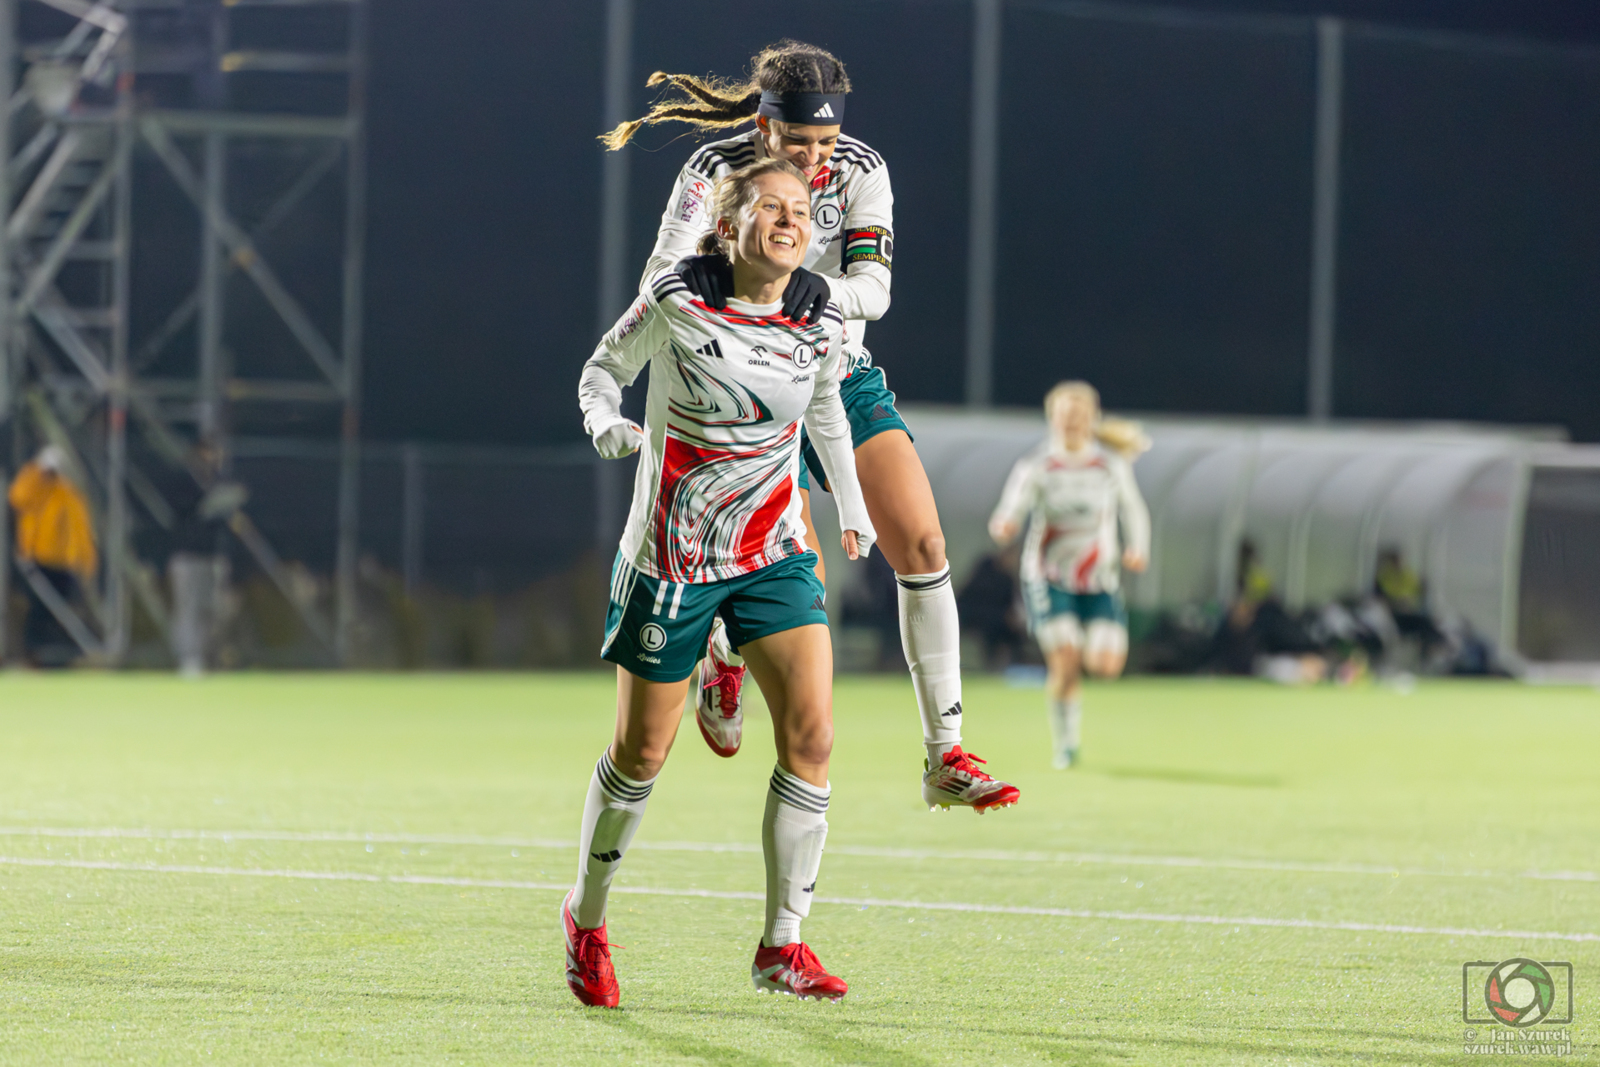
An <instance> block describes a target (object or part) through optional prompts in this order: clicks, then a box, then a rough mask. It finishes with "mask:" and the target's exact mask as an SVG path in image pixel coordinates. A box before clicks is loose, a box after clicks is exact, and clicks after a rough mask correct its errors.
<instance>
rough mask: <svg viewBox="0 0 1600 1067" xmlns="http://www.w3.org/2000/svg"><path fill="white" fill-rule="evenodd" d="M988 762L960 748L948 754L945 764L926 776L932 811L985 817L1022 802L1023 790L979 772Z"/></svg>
mask: <svg viewBox="0 0 1600 1067" xmlns="http://www.w3.org/2000/svg"><path fill="white" fill-rule="evenodd" d="M983 762H985V761H984V760H981V759H979V758H978V757H977V756H974V755H972V754H971V753H969V752H963V751H961V746H960V745H957V746H955V747H954V748H952V749H951V750H950V751H949V752H946V753H945V754H944V762H943V763H942V764H941V765H940V766H938V767H930V768H928V770H927V772H926V773H925V774H923V776H922V800H923V803H925V804H927V805H928V810H929V811H932V810H933V809H934V808H944V809H945V810H947V811H948V810H949V809H950V807H951V806H952V805H954V806H956V807H963V808H971V809H972V810H973V811H975V812H977V813H978V814H979V815H982V814H983V813H984V812H986V811H988V810H989V809H991V808H1009V807H1010V806H1011V805H1013V804H1015V803H1016V802H1017V801H1018V800H1020V799H1022V791H1021V790H1020V789H1018V788H1017V787H1016V786H1014V785H1012V784H1011V783H1009V782H1002V781H999V780H997V779H994V778H991V777H989V775H987V774H985V773H984V772H983V771H981V770H979V769H978V764H980V763H983Z"/></svg>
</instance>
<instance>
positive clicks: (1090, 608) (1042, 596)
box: [1023, 582, 1128, 629]
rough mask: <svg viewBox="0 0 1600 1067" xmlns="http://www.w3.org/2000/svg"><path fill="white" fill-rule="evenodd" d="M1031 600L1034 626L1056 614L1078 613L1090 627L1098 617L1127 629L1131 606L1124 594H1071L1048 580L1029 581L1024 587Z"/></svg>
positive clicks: (1036, 627)
mask: <svg viewBox="0 0 1600 1067" xmlns="http://www.w3.org/2000/svg"><path fill="white" fill-rule="evenodd" d="M1023 593H1024V596H1023V599H1024V600H1026V601H1027V603H1028V621H1029V622H1030V623H1031V624H1032V627H1033V628H1034V629H1038V628H1039V627H1040V626H1042V625H1043V624H1044V623H1045V622H1047V621H1049V620H1050V619H1053V618H1055V617H1056V616H1057V615H1076V616H1077V617H1078V621H1079V622H1081V623H1082V624H1083V625H1084V626H1088V625H1089V624H1090V623H1091V622H1094V621H1095V620H1097V619H1105V620H1106V621H1108V622H1114V623H1116V624H1117V625H1118V626H1121V627H1123V628H1124V629H1126V628H1127V625H1128V609H1127V607H1126V606H1125V605H1124V604H1123V602H1122V594H1121V593H1069V592H1068V591H1067V590H1065V589H1060V588H1058V587H1056V586H1054V585H1051V584H1050V583H1049V582H1029V583H1028V586H1027V588H1026V589H1025V590H1023Z"/></svg>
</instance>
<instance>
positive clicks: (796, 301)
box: [783, 267, 833, 323]
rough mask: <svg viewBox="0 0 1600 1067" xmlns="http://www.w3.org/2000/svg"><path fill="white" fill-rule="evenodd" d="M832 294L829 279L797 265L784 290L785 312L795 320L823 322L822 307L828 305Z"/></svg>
mask: <svg viewBox="0 0 1600 1067" xmlns="http://www.w3.org/2000/svg"><path fill="white" fill-rule="evenodd" d="M832 295H833V291H832V290H830V289H829V288H828V282H827V279H825V278H823V276H822V275H820V274H813V273H812V272H811V271H808V270H806V269H805V268H804V267H797V268H796V269H795V272H794V273H793V274H791V275H789V284H788V285H787V286H786V287H785V288H784V290H783V313H784V314H785V315H787V316H789V318H791V319H793V320H794V321H795V322H801V321H806V322H812V323H817V322H821V321H822V309H823V308H825V307H827V306H828V298H829V297H830V296H832Z"/></svg>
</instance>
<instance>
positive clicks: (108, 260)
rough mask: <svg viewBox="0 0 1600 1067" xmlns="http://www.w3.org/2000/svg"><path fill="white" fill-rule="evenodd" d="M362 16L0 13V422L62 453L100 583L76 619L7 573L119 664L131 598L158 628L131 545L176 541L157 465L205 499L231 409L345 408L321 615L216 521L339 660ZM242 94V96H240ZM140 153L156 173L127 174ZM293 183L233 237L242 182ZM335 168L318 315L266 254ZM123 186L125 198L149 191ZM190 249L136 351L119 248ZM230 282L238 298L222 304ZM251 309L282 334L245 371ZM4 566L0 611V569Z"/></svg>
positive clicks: (279, 412)
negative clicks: (165, 199) (256, 367)
mask: <svg viewBox="0 0 1600 1067" xmlns="http://www.w3.org/2000/svg"><path fill="white" fill-rule="evenodd" d="M365 14H366V13H365V4H364V2H363V0H100V2H96V3H89V2H86V0H0V60H3V62H0V71H4V72H5V74H4V76H5V77H6V78H7V84H6V86H5V89H6V96H7V97H8V98H9V100H10V109H9V121H8V122H6V123H0V157H3V158H4V159H5V160H6V161H7V165H6V166H5V167H3V168H0V203H3V204H4V205H5V206H6V209H7V217H6V224H5V226H4V227H3V228H0V293H4V294H6V295H8V296H9V299H5V300H0V351H3V360H0V366H3V374H0V418H3V419H5V420H7V421H8V422H9V424H10V428H11V435H10V436H11V449H10V451H11V458H12V463H13V469H15V465H16V464H17V463H18V462H20V461H21V459H22V456H23V453H24V451H25V448H26V447H27V446H28V444H29V442H30V440H31V442H32V443H46V442H48V443H51V444H55V445H58V446H60V447H61V448H62V449H63V450H64V452H65V453H66V455H67V457H68V460H67V466H68V473H69V474H70V476H71V477H72V479H73V480H74V481H75V482H76V483H77V484H78V485H79V486H81V487H83V488H84V489H85V491H86V494H87V495H88V497H89V501H90V506H91V512H92V514H93V519H94V524H95V527H96V533H97V536H98V539H99V542H100V544H101V546H102V549H103V552H102V555H103V558H104V565H103V567H102V569H101V578H100V580H99V582H98V584H92V585H91V587H90V588H87V589H86V590H85V592H86V594H87V595H86V598H85V599H86V601H87V607H88V611H87V617H85V616H83V615H80V614H79V613H78V612H76V611H75V610H74V608H73V607H72V606H71V605H70V604H67V603H65V602H64V601H62V599H61V598H60V597H59V596H56V595H54V590H53V589H52V588H51V587H50V586H49V585H48V583H45V582H44V581H43V580H42V578H41V577H40V576H39V575H38V574H37V573H36V572H34V571H33V570H32V569H31V568H28V567H26V566H23V567H19V569H18V573H19V574H21V575H22V578H23V580H24V581H26V582H27V583H28V584H29V585H30V586H31V587H32V588H33V590H34V592H35V594H36V595H37V596H38V598H39V599H40V600H41V601H42V603H43V604H44V605H45V606H46V607H48V608H49V609H50V610H51V611H52V613H54V614H55V615H56V616H57V618H58V620H59V621H60V622H61V623H62V625H63V627H64V628H65V629H66V630H67V632H68V633H69V634H70V635H71V636H72V638H73V639H74V640H75V641H76V642H77V643H78V644H79V645H80V646H81V647H82V649H83V651H84V652H85V654H87V655H89V656H91V657H94V658H96V659H98V660H100V661H102V662H105V663H108V664H116V663H118V662H120V661H121V660H122V659H123V657H124V656H125V655H126V653H127V651H128V647H129V635H130V621H131V612H132V609H133V604H134V602H135V601H137V603H138V604H139V606H140V607H141V608H142V609H143V611H144V612H145V614H146V615H148V617H149V618H150V619H151V620H152V621H153V622H154V623H155V624H156V625H157V627H159V628H160V629H161V630H163V631H164V632H165V631H166V630H167V628H168V622H167V618H168V613H167V609H166V605H165V602H164V600H163V598H162V595H161V592H160V588H159V583H158V580H157V574H158V566H159V561H155V565H152V562H151V561H146V560H143V559H141V558H140V557H139V555H138V553H137V552H136V551H135V549H134V535H135V533H137V532H139V531H140V530H151V529H155V528H163V529H171V528H172V527H173V525H174V523H175V522H177V521H180V519H181V516H179V515H177V513H176V512H175V509H174V506H173V505H172V503H171V502H170V501H169V500H168V499H167V498H166V497H165V496H164V495H163V492H162V491H161V489H160V488H159V485H158V483H159V478H157V477H152V469H153V468H154V467H157V466H165V467H166V468H168V469H167V471H166V472H165V473H168V474H170V473H171V472H172V471H178V472H182V473H180V474H179V477H180V478H186V479H190V480H192V481H193V482H194V483H195V487H197V489H198V490H201V491H203V490H206V489H209V488H211V487H212V485H213V484H215V483H217V482H219V481H221V480H223V479H225V478H227V477H228V475H229V472H230V461H229V456H230V453H231V449H230V440H231V434H232V432H233V428H234V426H235V423H236V418H235V416H236V414H237V413H238V412H240V411H245V410H247V411H249V412H250V413H252V417H254V418H257V419H261V418H263V417H265V418H268V419H271V420H276V421H282V420H283V419H285V418H290V417H293V418H298V419H300V420H301V421H304V420H305V419H307V418H310V419H315V418H316V417H317V413H318V412H323V413H329V412H334V411H337V412H338V417H339V432H340V442H341V444H340V448H341V456H340V482H339V500H338V546H337V556H336V559H337V563H336V576H335V584H334V596H333V616H334V617H333V619H332V620H331V621H330V620H329V619H328V618H327V617H326V614H325V611H324V609H323V608H321V607H319V606H318V605H317V604H314V603H311V602H308V601H307V600H306V599H305V597H304V596H303V595H302V594H301V593H299V592H298V591H297V590H296V589H295V588H294V586H293V584H292V583H291V581H290V579H289V575H288V574H287V573H286V571H285V569H284V566H283V564H282V563H281V562H280V560H279V558H278V555H277V553H276V552H275V551H274V550H273V547H272V545H271V544H270V543H269V542H268V540H267V539H266V538H265V537H264V536H263V535H262V533H261V532H260V530H259V528H258V527H257V526H256V524H255V523H254V522H253V521H252V520H251V518H250V515H249V513H248V511H247V510H246V509H244V508H239V509H238V510H235V511H233V512H232V513H231V515H230V516H229V518H228V520H227V525H228V528H229V529H230V530H231V531H232V534H233V536H234V537H235V538H236V539H237V541H238V543H239V544H240V545H241V546H242V547H243V548H244V549H245V551H246V552H247V553H248V554H249V555H250V556H251V557H252V558H253V559H254V561H255V562H256V563H257V564H258V565H259V566H260V567H261V569H262V570H263V571H264V572H265V573H266V574H267V575H268V576H269V577H270V578H271V579H272V581H273V582H274V583H276V584H277V586H278V588H279V590H280V591H281V592H282V593H283V595H284V596H285V598H286V599H287V600H288V601H289V603H290V604H292V605H294V606H295V607H296V609H297V610H298V611H299V613H300V615H301V617H302V619H303V621H304V623H305V625H306V626H307V628H308V629H309V630H310V631H311V632H312V633H313V634H315V635H317V636H318V637H319V638H320V639H321V640H322V641H323V642H324V643H325V644H326V645H327V647H328V649H329V651H330V653H331V654H332V656H333V657H334V658H335V659H336V660H339V661H343V660H344V659H345V658H346V657H347V655H348V653H349V650H350V647H351V633H352V628H353V625H354V620H355V588H356V548H357V518H358V505H359V499H358V492H359V472H360V437H359V429H360V395H361V327H362V316H361V313H362V269H363V253H364V241H365V232H364V223H365V214H366V207H365V185H366V182H365V159H364V118H365V115H364V111H365V73H366V59H365V50H364V42H365V33H364V28H365V27H364V20H365ZM19 19H20V22H19ZM19 27H20V32H19ZM19 72H20V75H21V77H20V79H19V78H18V74H19ZM245 79H249V80H250V81H249V85H248V87H247V88H248V91H246V92H236V87H238V86H239V85H240V83H241V81H242V80H245ZM146 161H154V163H155V164H157V165H156V166H153V167H147V168H146V169H145V170H144V171H140V170H139V166H140V165H141V164H143V163H145V162H146ZM264 161H270V163H271V165H270V166H268V164H267V162H264ZM286 167H292V168H293V169H292V170H291V171H290V173H294V177H293V178H292V180H289V181H287V182H281V183H279V184H280V187H279V188H278V189H277V190H276V192H275V197H274V198H273V199H271V201H270V203H269V204H268V205H267V206H266V208H265V210H264V211H258V212H257V213H256V214H255V217H254V218H253V219H252V220H251V221H250V223H249V225H246V224H245V223H243V222H241V221H240V219H241V217H242V215H241V214H240V212H239V211H238V210H237V209H236V207H235V206H234V205H235V202H236V201H237V200H239V199H241V197H240V196H239V195H238V193H237V190H238V187H239V186H240V184H241V183H242V182H244V181H245V180H247V179H248V180H251V181H252V182H253V184H254V186H255V187H259V186H261V185H262V184H263V182H264V181H267V180H270V179H271V178H273V177H277V176H278V175H279V173H280V172H282V171H284V170H285V169H286ZM252 171H254V172H255V173H252ZM269 172H270V173H269ZM295 172H297V173H295ZM145 174H149V175H152V176H151V177H149V179H148V181H149V182H154V181H155V180H156V177H154V175H159V177H160V178H161V179H162V180H164V181H167V182H169V183H171V185H172V186H175V187H176V190H177V191H178V193H179V194H180V195H181V197H182V199H183V200H184V201H186V202H187V203H188V205H189V207H190V209H191V210H192V212H193V217H194V219H195V221H196V222H197V229H198V238H199V240H198V245H199V247H198V248H197V249H195V248H193V244H194V234H193V233H190V232H187V231H186V230H185V229H184V227H182V226H178V225H174V224H173V222H172V220H171V218H166V219H154V220H153V221H148V222H147V221H145V220H144V218H143V216H142V215H141V212H140V210H139V204H138V203H136V198H135V186H136V175H145ZM264 175H265V177H264ZM335 176H337V177H338V178H340V179H342V182H343V202H342V210H343V216H344V217H343V223H342V226H331V227H330V226H316V225H313V226H307V227H303V228H302V229H301V230H299V231H296V232H295V237H296V238H297V240H298V241H300V242H301V243H302V244H305V243H317V242H321V243H322V244H324V245H333V246H335V247H332V248H329V249H327V252H328V254H329V255H337V257H338V262H339V274H340V278H339V280H338V282H337V283H336V286H337V288H338V290H339V292H338V298H337V300H336V301H333V300H330V299H329V298H328V296H329V294H327V293H321V292H306V291H300V292H297V291H296V289H297V286H296V285H294V284H291V282H292V281H293V280H294V279H292V278H288V279H286V277H285V276H284V275H283V274H282V273H281V272H280V271H279V270H276V269H275V268H274V266H273V265H272V263H271V262H270V261H269V259H268V257H267V256H266V255H265V254H264V253H263V251H262V242H263V241H264V239H266V238H267V237H268V236H269V235H270V234H272V233H273V232H274V231H281V230H283V229H284V228H285V223H287V222H289V221H290V220H292V219H293V218H294V217H295V215H296V212H297V209H301V210H303V208H304V205H305V204H306V202H307V200H308V198H309V197H311V196H312V194H313V193H314V192H316V191H317V190H318V189H319V187H323V186H325V185H326V183H328V182H329V181H331V180H332V179H333V178H334V177H335ZM138 183H139V190H140V195H141V196H142V195H143V192H144V190H145V188H146V184H147V182H146V179H145V178H144V177H139V178H138ZM258 199H259V197H258ZM186 244H187V247H188V249H189V250H190V251H189V252H188V253H187V254H188V255H192V256H193V257H194V261H197V263H198V270H197V281H196V284H195V285H194V286H193V289H192V291H190V292H189V293H188V294H187V295H186V296H185V297H183V298H182V299H181V300H179V301H177V303H176V305H175V306H174V307H172V308H171V310H170V313H168V314H166V315H165V316H164V318H161V317H159V316H158V319H159V325H158V326H156V327H155V328H153V329H151V330H148V331H147V335H146V336H143V337H138V338H135V337H132V336H130V329H131V324H132V323H133V322H134V321H135V318H136V316H135V314H134V308H133V305H132V302H131V299H130V296H131V294H132V292H133V290H134V287H135V286H136V285H138V284H140V283H141V282H142V281H143V280H144V279H143V278H142V277H141V278H135V277H134V256H135V248H136V245H137V247H138V248H139V249H140V250H141V253H143V252H145V251H147V250H152V249H153V250H155V251H154V253H153V255H154V256H155V261H157V262H161V261H163V260H162V256H163V255H164V256H165V261H166V262H172V261H181V260H183V259H184V257H185V250H184V246H185V245H186ZM234 275H238V276H240V277H241V278H242V279H245V280H247V281H248V283H249V285H248V286H246V285H244V284H243V283H241V284H240V285H238V286H236V287H233V291H232V292H231V293H230V284H229V281H230V278H231V277H232V276H234ZM153 288H155V289H159V288H160V287H159V286H154V287H153ZM299 288H300V289H302V290H304V288H305V285H304V283H302V285H301V286H300V287H299ZM324 288H330V287H329V286H325V287H324ZM230 295H231V296H232V297H233V299H232V300H231V301H230ZM245 297H248V298H249V299H250V300H252V301H255V302H256V305H257V306H259V305H260V304H261V303H262V302H264V304H265V307H266V308H268V309H270V316H271V317H272V318H273V319H274V321H275V322H276V323H277V324H279V325H281V327H282V328H283V329H285V330H286V333H287V338H289V339H292V341H290V340H284V341H283V343H281V344H279V345H278V346H277V351H276V356H277V359H276V363H275V364H273V366H272V367H271V369H270V371H269V372H268V373H250V372H249V370H248V369H247V368H245V367H244V366H243V364H247V363H250V362H252V360H251V359H250V358H249V353H248V352H247V351H245V350H246V349H248V348H249V347H250V345H251V344H252V343H255V342H258V341H259V337H257V336H256V335H260V334H264V333H265V332H267V331H265V330H264V329H263V328H261V327H260V316H259V315H257V317H256V320H254V321H252V322H251V323H250V324H249V326H250V329H249V331H248V332H249V333H250V334H251V335H252V336H250V337H241V338H237V339H236V343H233V344H230V343H229V335H228V333H227V332H226V327H227V324H228V323H229V311H230V309H231V307H232V306H233V305H235V304H238V303H239V302H240V301H241V299H243V298H245ZM148 303H149V300H144V301H143V303H142V304H141V307H143V306H145V305H147V304H148ZM329 305H332V309H331V310H330V307H329ZM319 307H320V314H319V313H318V308H319ZM319 320H320V321H319ZM328 327H332V328H331V329H330V328H328ZM274 328H276V327H274ZM261 344H265V342H261ZM258 347H260V344H258ZM268 347H270V345H269V346H268ZM191 349H192V354H193V358H192V360H190V359H189V358H188V354H187V352H188V350H191ZM286 350H292V353H293V357H294V360H297V361H298V364H299V367H298V370H299V371H300V372H299V373H296V372H295V370H296V368H294V367H293V366H292V362H293V361H290V360H287V357H285V356H284V351H286ZM255 362H260V361H259V360H258V361H255ZM267 362H269V363H272V362H273V361H271V360H269V361H267ZM174 367H176V369H174ZM308 372H309V373H308ZM130 425H131V426H132V428H133V429H134V430H135V431H136V436H135V437H134V438H133V440H132V442H130V435H129V429H130ZM130 444H131V445H132V451H130ZM3 528H4V524H0V529H3ZM0 536H3V535H0ZM0 571H3V572H4V575H5V577H0V603H4V599H5V597H6V596H7V587H6V585H5V583H6V582H7V581H8V580H9V575H10V568H0ZM3 640H4V635H3V628H0V641H3Z"/></svg>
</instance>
